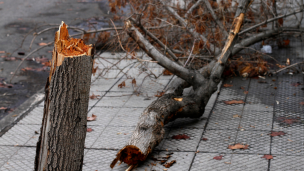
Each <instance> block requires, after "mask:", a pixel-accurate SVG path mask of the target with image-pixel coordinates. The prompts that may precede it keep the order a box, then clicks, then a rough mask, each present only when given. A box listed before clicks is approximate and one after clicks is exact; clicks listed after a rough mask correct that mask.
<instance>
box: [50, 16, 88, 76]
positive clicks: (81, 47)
mask: <svg viewBox="0 0 304 171" xmlns="http://www.w3.org/2000/svg"><path fill="white" fill-rule="evenodd" d="M67 28H68V26H67V25H66V24H65V23H64V22H63V21H62V23H61V25H60V26H59V30H58V31H57V32H56V33H55V41H54V42H55V43H54V49H53V56H52V65H51V70H50V77H49V78H51V76H52V75H53V74H54V72H55V69H56V67H57V66H60V65H61V64H62V62H63V61H64V58H67V57H69V58H73V57H78V56H92V50H93V46H92V45H86V44H85V43H84V42H83V40H82V39H77V38H70V37H69V32H68V29H67Z"/></svg>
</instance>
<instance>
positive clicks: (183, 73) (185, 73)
mask: <svg viewBox="0 0 304 171" xmlns="http://www.w3.org/2000/svg"><path fill="white" fill-rule="evenodd" d="M129 22H130V21H129ZM127 32H128V34H129V36H130V37H132V38H133V39H134V41H136V42H137V44H138V45H139V46H140V48H141V49H143V50H144V51H145V52H146V53H147V54H148V55H149V56H150V57H151V58H153V59H154V60H156V61H158V63H159V64H160V65H161V66H163V67H165V68H167V69H168V70H169V71H170V72H172V73H174V74H175V75H177V76H178V77H180V78H182V79H184V80H186V81H187V82H189V83H192V82H193V78H194V76H195V73H194V72H190V70H188V69H186V68H184V67H182V66H180V65H179V64H177V63H176V62H173V61H171V60H170V59H168V58H167V57H166V56H164V55H163V54H162V53H160V52H159V51H158V50H157V49H156V48H155V47H154V46H153V45H152V44H151V43H150V42H149V41H148V40H147V39H145V38H144V36H143V35H142V34H141V33H140V32H139V31H138V30H137V29H136V28H135V27H133V26H132V27H131V28H130V29H128V30H127Z"/></svg>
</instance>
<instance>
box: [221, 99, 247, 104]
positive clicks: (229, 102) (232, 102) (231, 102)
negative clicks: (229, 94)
mask: <svg viewBox="0 0 304 171" xmlns="http://www.w3.org/2000/svg"><path fill="white" fill-rule="evenodd" d="M224 103H225V104H227V105H231V104H243V103H245V102H244V101H243V100H229V101H224Z"/></svg>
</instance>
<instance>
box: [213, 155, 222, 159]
mask: <svg viewBox="0 0 304 171" xmlns="http://www.w3.org/2000/svg"><path fill="white" fill-rule="evenodd" d="M222 158H223V156H222V155H220V156H215V157H213V159H214V160H222Z"/></svg>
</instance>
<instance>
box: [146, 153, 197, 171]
mask: <svg viewBox="0 0 304 171" xmlns="http://www.w3.org/2000/svg"><path fill="white" fill-rule="evenodd" d="M171 153H173V154H171ZM167 154H171V157H170V158H169V159H168V161H167V162H171V161H173V160H175V161H176V163H174V164H173V165H172V166H171V167H170V168H166V167H165V166H163V165H162V164H160V162H155V164H156V165H155V166H153V167H152V170H164V169H168V171H170V170H178V171H188V170H189V168H190V166H191V163H192V160H193V158H194V154H195V153H194V152H175V151H173V152H165V151H162V152H160V153H159V154H158V155H155V156H154V158H160V159H161V157H166V156H167Z"/></svg>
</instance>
